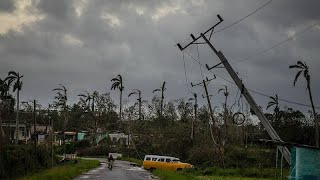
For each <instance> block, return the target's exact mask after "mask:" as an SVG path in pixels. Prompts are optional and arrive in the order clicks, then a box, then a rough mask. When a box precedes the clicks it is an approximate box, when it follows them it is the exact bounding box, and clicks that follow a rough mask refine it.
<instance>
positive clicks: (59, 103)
mask: <svg viewBox="0 0 320 180" xmlns="http://www.w3.org/2000/svg"><path fill="white" fill-rule="evenodd" d="M59 85H60V88H55V89H53V90H52V91H54V92H56V93H57V94H56V95H55V96H54V99H55V100H56V101H55V102H54V106H55V107H60V109H62V114H63V117H64V121H63V128H62V136H63V139H62V143H63V152H64V155H65V154H66V143H65V142H66V135H65V130H66V125H67V123H68V122H67V121H68V119H67V112H66V111H67V100H68V95H67V88H66V87H65V86H64V85H62V84H59ZM65 158H66V157H64V159H65Z"/></svg>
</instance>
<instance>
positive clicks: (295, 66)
mask: <svg viewBox="0 0 320 180" xmlns="http://www.w3.org/2000/svg"><path fill="white" fill-rule="evenodd" d="M292 68H298V69H303V67H302V66H300V65H297V64H294V65H290V66H289V69H292Z"/></svg>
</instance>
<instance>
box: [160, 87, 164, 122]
mask: <svg viewBox="0 0 320 180" xmlns="http://www.w3.org/2000/svg"><path fill="white" fill-rule="evenodd" d="M163 99H164V97H163V90H162V91H161V103H160V117H161V118H162V112H163Z"/></svg>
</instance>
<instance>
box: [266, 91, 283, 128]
mask: <svg viewBox="0 0 320 180" xmlns="http://www.w3.org/2000/svg"><path fill="white" fill-rule="evenodd" d="M270 99H271V101H269V102H268V106H267V110H268V109H269V108H270V107H272V106H274V113H275V116H276V121H277V122H278V121H279V111H280V108H279V98H278V95H277V94H275V96H274V97H272V96H271V97H270Z"/></svg>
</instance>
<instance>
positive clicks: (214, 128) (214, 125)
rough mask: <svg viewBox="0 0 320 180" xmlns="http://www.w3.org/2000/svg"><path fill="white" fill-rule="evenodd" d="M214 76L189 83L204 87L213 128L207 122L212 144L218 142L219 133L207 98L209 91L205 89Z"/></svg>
mask: <svg viewBox="0 0 320 180" xmlns="http://www.w3.org/2000/svg"><path fill="white" fill-rule="evenodd" d="M215 78H216V77H214V78H212V79H208V78H206V79H203V80H202V82H200V83H197V84H193V83H191V86H192V87H194V86H203V87H204V90H205V93H206V98H207V102H208V108H209V112H210V118H211V121H212V125H213V128H212V127H211V126H212V125H211V123H209V125H210V133H211V138H212V141H213V142H214V144H216V145H217V144H218V143H219V134H218V131H217V130H216V123H215V121H214V117H213V111H212V106H211V102H210V98H209V93H208V89H207V85H208V84H207V83H209V82H210V81H212V80H213V79H215ZM212 129H213V130H214V132H212ZM214 136H216V137H217V141H218V142H217V141H216V140H215V137H214Z"/></svg>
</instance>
